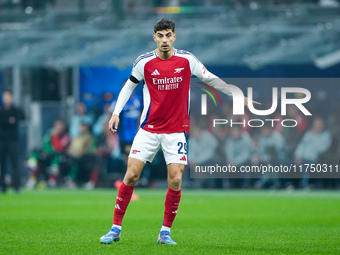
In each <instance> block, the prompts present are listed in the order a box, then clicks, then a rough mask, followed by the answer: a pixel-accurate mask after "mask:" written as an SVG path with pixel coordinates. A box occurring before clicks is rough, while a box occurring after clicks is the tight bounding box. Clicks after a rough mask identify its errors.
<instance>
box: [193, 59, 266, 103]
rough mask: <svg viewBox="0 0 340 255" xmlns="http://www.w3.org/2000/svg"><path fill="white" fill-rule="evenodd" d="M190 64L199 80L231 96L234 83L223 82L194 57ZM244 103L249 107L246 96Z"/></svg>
mask: <svg viewBox="0 0 340 255" xmlns="http://www.w3.org/2000/svg"><path fill="white" fill-rule="evenodd" d="M191 64H192V67H191V69H192V74H193V75H195V76H197V77H198V78H199V79H200V80H201V81H203V82H205V83H207V84H208V85H210V86H211V87H213V88H215V89H217V90H219V91H221V92H222V93H224V94H226V95H228V96H230V97H232V96H233V95H232V93H231V91H230V90H231V89H232V88H233V87H236V86H235V85H232V84H228V83H226V82H224V81H223V80H222V79H221V78H219V77H217V76H216V75H215V74H213V73H211V72H209V71H208V70H207V69H206V68H205V66H204V65H203V64H202V63H201V62H200V61H198V60H197V59H194V60H193V61H191ZM252 104H253V105H254V104H261V103H260V102H257V101H252ZM244 105H245V106H247V108H249V106H248V98H247V97H244Z"/></svg>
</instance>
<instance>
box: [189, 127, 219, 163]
mask: <svg viewBox="0 0 340 255" xmlns="http://www.w3.org/2000/svg"><path fill="white" fill-rule="evenodd" d="M191 132H192V133H191V134H192V135H191V136H190V162H191V164H195V165H211V164H214V162H213V160H214V158H215V154H216V149H217V147H218V141H217V139H216V138H215V136H214V135H212V134H211V133H210V132H208V131H207V130H204V129H201V128H199V127H192V131H191Z"/></svg>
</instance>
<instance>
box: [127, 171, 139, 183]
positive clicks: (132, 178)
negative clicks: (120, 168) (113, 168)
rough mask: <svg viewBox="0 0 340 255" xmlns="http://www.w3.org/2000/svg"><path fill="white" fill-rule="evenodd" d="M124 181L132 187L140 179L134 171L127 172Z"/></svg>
mask: <svg viewBox="0 0 340 255" xmlns="http://www.w3.org/2000/svg"><path fill="white" fill-rule="evenodd" d="M124 179H125V181H126V182H127V183H129V184H130V185H134V184H135V183H136V182H137V181H138V179H139V174H137V173H136V172H134V171H127V172H126V174H125V178H124Z"/></svg>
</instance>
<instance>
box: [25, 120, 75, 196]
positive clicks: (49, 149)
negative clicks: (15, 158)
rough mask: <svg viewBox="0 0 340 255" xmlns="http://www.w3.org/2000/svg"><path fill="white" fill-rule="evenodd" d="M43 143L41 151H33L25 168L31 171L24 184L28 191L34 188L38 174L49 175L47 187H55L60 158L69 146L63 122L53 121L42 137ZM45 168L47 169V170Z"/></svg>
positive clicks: (68, 138)
mask: <svg viewBox="0 0 340 255" xmlns="http://www.w3.org/2000/svg"><path fill="white" fill-rule="evenodd" d="M43 142H44V144H43V148H42V150H37V151H35V152H34V153H33V154H32V155H31V156H30V157H29V159H28V161H27V166H28V167H29V169H30V170H31V175H30V178H29V180H28V182H27V184H26V187H27V188H28V189H33V188H34V187H35V185H36V183H37V180H38V179H39V175H40V174H44V175H46V174H48V175H49V178H48V185H49V187H55V186H56V185H57V178H58V175H59V173H60V164H61V161H62V160H61V158H62V156H63V154H64V153H65V151H66V149H67V147H68V145H69V144H70V137H69V134H68V132H67V128H66V124H65V122H64V121H62V120H55V121H54V124H53V128H52V129H50V130H48V131H47V133H46V134H45V135H44V139H43ZM47 167H49V168H48V170H47Z"/></svg>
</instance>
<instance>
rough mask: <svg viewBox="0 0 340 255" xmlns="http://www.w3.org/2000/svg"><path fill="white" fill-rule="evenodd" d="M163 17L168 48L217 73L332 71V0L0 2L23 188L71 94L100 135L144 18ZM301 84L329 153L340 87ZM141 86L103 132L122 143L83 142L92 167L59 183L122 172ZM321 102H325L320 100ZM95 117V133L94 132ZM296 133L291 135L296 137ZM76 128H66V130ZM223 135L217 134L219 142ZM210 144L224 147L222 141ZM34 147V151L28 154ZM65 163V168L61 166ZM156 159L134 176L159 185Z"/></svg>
mask: <svg viewBox="0 0 340 255" xmlns="http://www.w3.org/2000/svg"><path fill="white" fill-rule="evenodd" d="M162 17H167V18H171V19H173V20H174V21H175V22H176V33H177V35H178V38H177V40H176V43H175V47H176V48H178V49H184V50H188V51H190V52H192V53H193V54H194V55H196V56H197V57H198V58H199V59H200V60H201V61H202V63H204V64H205V66H206V67H207V69H208V70H210V71H211V72H213V73H215V74H216V75H218V76H220V77H226V78H228V77H229V78H283V77H284V78H339V77H340V3H339V1H337V0H257V1H256V0H230V1H223V0H196V1H195V0H173V1H156V0H153V1H146V0H134V1H133V0H128V1H122V0H72V1H67V0H40V1H39V0H0V91H3V90H6V89H10V90H12V91H13V95H14V101H15V103H16V104H17V105H18V106H20V107H21V108H22V109H23V110H24V113H25V116H26V117H25V120H24V121H22V122H21V123H20V128H19V131H20V153H19V154H20V171H21V177H22V178H21V179H22V180H21V181H22V185H26V183H27V181H28V180H29V178H30V175H31V172H30V171H32V169H33V168H36V167H37V165H36V162H34V160H36V161H38V164H40V163H41V162H39V161H40V160H42V159H41V157H42V156H41V153H42V152H41V149H42V148H43V144H44V135H45V134H46V133H47V132H48V130H50V129H51V128H52V127H53V125H54V124H53V123H54V121H55V120H56V119H60V118H61V119H63V121H64V122H65V123H66V124H67V127H69V128H70V130H69V131H70V132H71V128H72V125H73V124H72V123H73V122H72V120H74V119H75V116H76V117H77V116H78V115H77V114H76V109H77V108H79V107H78V105H79V103H83V104H84V105H85V106H86V108H87V113H86V114H87V117H88V119H85V118H80V117H79V116H78V117H79V118H77V120H76V121H75V123H78V125H79V123H80V122H86V123H85V124H87V125H88V126H89V127H90V128H91V129H92V133H93V135H94V140H97V138H98V137H100V135H101V133H102V132H101V131H102V129H101V126H100V125H102V123H103V122H101V121H102V120H101V121H98V120H99V119H100V116H101V115H102V114H103V112H104V108H105V107H108V106H106V105H111V108H108V109H109V110H110V109H112V103H113V104H114V101H115V100H116V98H117V95H118V93H119V91H120V89H121V86H122V84H123V82H124V81H125V80H126V79H127V78H128V77H129V75H130V71H131V68H132V63H133V61H134V60H135V59H136V58H137V56H139V55H140V54H142V53H145V52H147V51H150V50H153V49H154V48H155V44H154V41H153V40H152V33H153V25H154V23H155V22H156V21H157V20H158V19H160V18H162ZM249 81H251V80H250V79H249ZM301 87H305V88H307V89H311V90H312V91H313V93H312V95H313V98H314V95H315V97H316V98H317V101H315V107H314V108H315V109H316V110H317V111H318V112H317V114H316V115H322V116H323V117H324V121H325V123H326V124H327V123H333V124H334V123H335V125H333V127H334V128H332V129H331V130H330V132H331V134H332V143H331V145H330V147H329V148H327V152H326V154H327V155H331V158H332V159H339V157H340V146H338V143H339V142H338V139H337V134H338V133H339V125H338V124H339V123H340V121H339V118H338V111H337V109H339V108H338V106H339V98H340V87H339V86H336V85H335V86H332V87H327V88H326V87H325V88H322V87H318V86H313V87H311V88H309V87H308V84H302V85H301ZM141 88H142V86H138V87H137V90H136V93H135V95H134V98H133V100H131V102H130V103H129V106H128V108H127V109H126V110H125V112H124V113H123V117H122V122H121V128H120V132H119V141H118V140H117V138H112V139H113V140H112V141H114V142H116V143H117V142H120V144H119V145H117V144H116V145H117V146H116V147H114V148H116V149H117V150H115V151H113V150H112V151H110V152H109V154H110V155H107V153H108V152H107V151H106V152H102V151H100V150H98V147H97V148H94V149H92V150H90V149H89V151H87V152H86V154H87V155H88V154H93V155H95V156H93V157H92V158H91V155H90V156H89V157H88V158H87V159H86V160H87V161H86V160H85V161H84V162H86V165H87V166H88V165H90V166H92V168H95V167H97V168H100V169H96V170H93V169H87V170H86V171H87V172H86V174H85V176H81V177H79V171H78V172H77V176H78V177H77V178H76V177H74V176H73V179H72V180H73V181H74V183H69V187H74V185H75V184H78V185H80V186H82V185H84V184H86V183H88V180H89V179H90V178H91V176H92V177H93V180H95V182H96V183H95V185H96V186H97V187H112V186H113V185H112V184H113V182H114V181H115V180H118V179H121V178H122V176H123V174H124V171H125V169H124V168H125V166H124V165H125V163H126V156H127V155H126V153H127V151H128V149H129V143H130V142H131V139H132V137H133V136H134V132H135V131H136V130H137V124H138V114H139V113H140V111H141V103H142V101H141ZM259 98H261V97H259ZM259 98H257V99H259ZM269 100H270V98H269V97H268V98H267V97H266V98H261V101H262V102H263V103H264V104H266V103H268V102H270V101H269ZM324 102H327V106H328V108H327V107H326V109H325V107H320V108H318V104H319V105H320V104H323V103H324ZM82 107H83V106H82ZM314 108H313V109H314ZM124 114H125V115H124ZM77 121H78V122H77ZM97 121H98V123H97ZM305 121H306V123H307V124H306V126H305V127H304V129H303V132H305V131H307V130H308V129H309V128H310V127H311V123H312V120H311V119H308V120H305ZM96 125H99V128H98V130H99V131H95V126H96ZM77 132H78V131H76V133H77ZM281 132H283V131H281ZM303 132H301V133H299V137H298V138H297V140H296V139H295V141H298V140H301V137H302V135H303ZM76 135H77V134H75V135H72V134H71V138H74V137H76ZM215 135H218V134H215ZM228 135H229V134H228V133H224V134H223V139H227V136H228ZM253 138H254V137H253ZM254 141H255V143H256V137H255V138H254ZM286 142H287V143H288V144H289V141H286ZM98 144H99V142H97V145H98ZM295 146H297V144H295ZM222 147H223V146H222ZM111 149H112V148H111ZM219 149H220V150H221V151H220V152H219V153H220V154H221V155H223V153H224V152H223V148H219ZM290 149H291V151H292V150H294V149H295V148H293V149H292V148H290ZM330 150H331V151H330ZM35 152H39V153H40V154H39V155H38V156H36V157H34V156H32V155H33V154H34V153H35ZM84 153H85V152H84ZM287 153H288V152H287ZM44 156H46V155H44ZM101 156H102V157H101ZM98 157H99V158H100V159H99V160H98ZM108 157H111V158H112V160H111V159H108ZM290 157H293V156H292V155H290ZM103 158H104V159H103ZM30 159H31V161H29V160H30ZM63 160H64V161H67V160H66V159H65V158H63V157H62V158H61V159H60V162H58V167H60V168H62V167H63V163H65V162H64V161H63ZM290 160H292V158H290ZM318 160H320V159H318ZM88 162H90V163H88ZM336 162H338V160H336ZM30 163H31V164H30ZM73 163H74V162H73V161H71V163H70V162H67V164H66V163H65V165H68V168H70V164H73ZM78 163H79V162H78ZM328 163H329V162H328ZM332 163H334V162H332ZM41 164H42V165H41V166H38V167H40V168H45V169H44V170H43V171H45V175H42V176H41V175H39V176H37V178H38V179H39V180H40V181H42V180H45V181H46V182H48V181H49V178H48V177H46V176H48V175H50V174H51V171H53V169H52V170H51V168H52V167H51V162H47V163H46V162H44V163H41ZM44 164H46V165H44ZM82 167H83V166H81V163H80V169H82ZM163 167H164V162H162V157H161V156H159V157H158V159H156V161H155V163H154V164H153V165H151V166H150V167H148V168H146V169H145V170H144V175H143V176H142V179H141V181H140V183H139V185H140V186H142V187H165V186H166V173H165V171H164V169H162V168H163ZM30 168H31V169H30ZM66 168H67V167H66ZM71 168H72V167H71ZM158 169H159V170H158ZM9 170H10V169H9ZM39 171H41V169H40V170H39ZM80 171H82V170H80ZM84 171H85V170H84ZM60 172H61V173H62V174H61V176H59V177H58V178H59V179H58V182H57V185H61V186H63V185H64V184H65V182H66V181H65V178H66V177H69V175H70V172H72V171H71V170H69V169H68V170H65V171H64V172H62V171H60ZM63 178H64V179H63ZM74 178H76V179H74ZM185 181H186V182H187V185H188V187H190V185H193V187H196V188H197V187H198V188H200V187H212V188H216V187H220V188H221V187H222V188H229V187H231V186H230V185H229V184H225V182H226V181H225V180H224V181H223V183H222V184H221V183H201V182H199V183H194V184H192V183H191V181H190V180H189V178H188V175H185ZM254 185H255V184H254ZM42 186H43V185H42ZM87 187H88V188H93V187H94V186H93V185H88V186H87ZM236 187H239V186H237V185H236ZM318 187H319V188H339V183H338V181H337V180H334V181H332V183H331V184H329V183H328V182H327V183H324V182H323V183H321V184H319V186H318Z"/></svg>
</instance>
